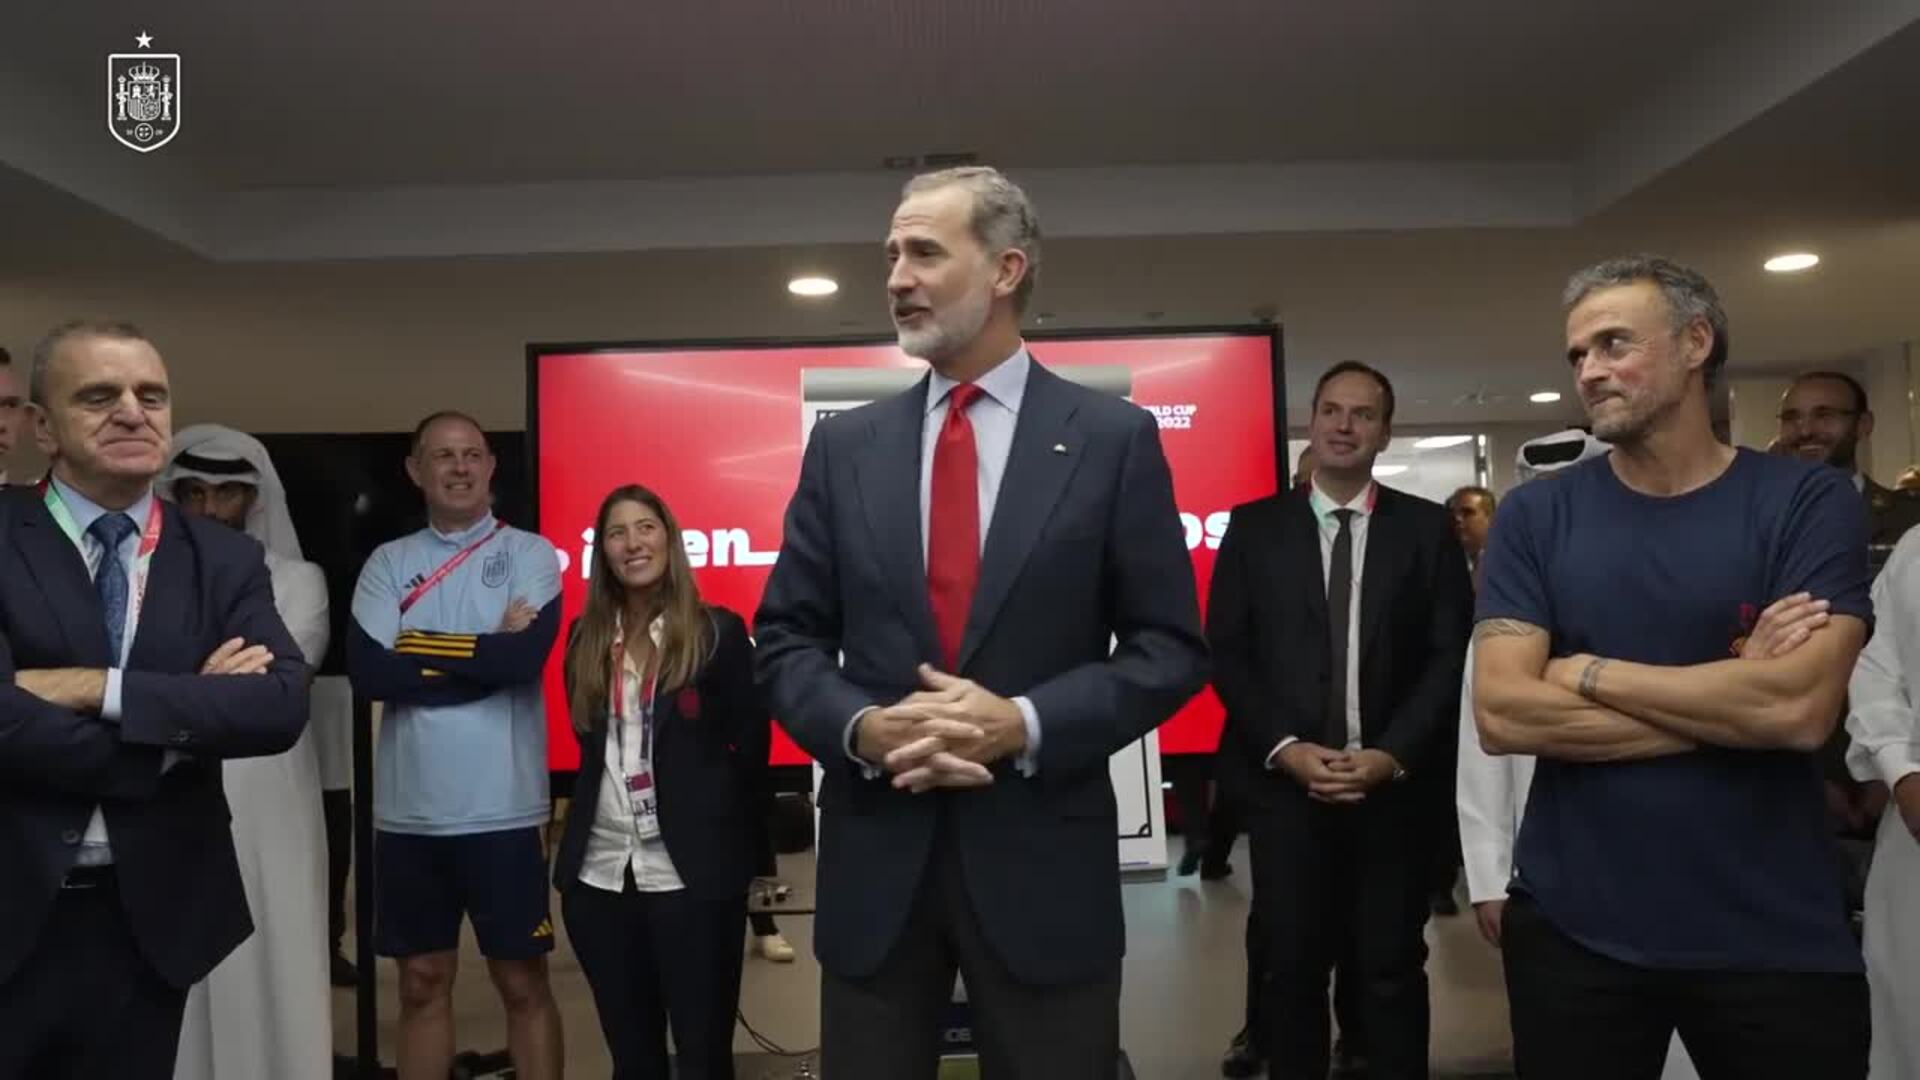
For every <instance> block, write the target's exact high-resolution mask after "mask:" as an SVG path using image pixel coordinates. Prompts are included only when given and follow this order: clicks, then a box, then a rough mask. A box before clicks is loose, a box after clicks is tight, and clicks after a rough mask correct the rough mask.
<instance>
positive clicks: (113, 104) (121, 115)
mask: <svg viewBox="0 0 1920 1080" xmlns="http://www.w3.org/2000/svg"><path fill="white" fill-rule="evenodd" d="M134 42H135V43H136V44H138V45H139V46H140V47H141V48H142V49H145V48H147V47H148V46H150V45H151V44H152V43H153V38H152V36H151V35H148V34H141V35H139V36H138V37H136V38H135V39H134ZM107 131H108V132H110V133H112V135H113V137H114V138H115V139H118V140H119V141H120V144H121V145H122V146H125V147H126V148H127V149H129V150H138V151H139V152H141V153H143V154H145V153H150V152H152V151H154V150H158V149H160V148H161V147H163V146H165V145H167V143H169V142H171V141H173V137H174V136H175V135H177V134H179V132H180V54H179V53H155V52H137V53H113V54H111V55H109V56H108V57H107Z"/></svg>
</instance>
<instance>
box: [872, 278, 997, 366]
mask: <svg viewBox="0 0 1920 1080" xmlns="http://www.w3.org/2000/svg"><path fill="white" fill-rule="evenodd" d="M976 297H977V300H976ZM992 314H993V292H992V290H990V289H980V290H977V291H976V292H973V293H969V294H968V295H967V296H966V297H965V298H963V299H962V300H961V301H960V303H959V304H958V305H957V306H955V307H953V308H952V309H950V310H949V311H948V312H947V313H946V315H944V316H941V315H936V314H934V313H933V312H932V311H929V312H928V313H927V321H928V322H929V323H930V324H931V325H929V326H926V327H923V328H921V329H919V330H908V329H907V328H906V327H903V326H896V327H894V331H895V333H896V335H897V336H898V337H899V340H900V351H901V352H903V353H906V354H907V355H908V356H911V357H914V358H915V359H919V360H925V361H928V362H929V363H932V362H936V361H940V360H944V359H946V358H947V357H949V356H952V355H953V354H955V353H957V352H959V351H960V350H961V349H964V348H966V346H967V343H968V342H970V341H972V340H973V339H974V338H977V337H979V336H980V331H981V330H983V329H985V328H986V325H987V319H988V317H989V316H991V315H992Z"/></svg>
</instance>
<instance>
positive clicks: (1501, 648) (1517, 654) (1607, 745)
mask: <svg viewBox="0 0 1920 1080" xmlns="http://www.w3.org/2000/svg"><path fill="white" fill-rule="evenodd" d="M1549 645H1550V641H1549V638H1548V635H1547V632H1546V631H1545V630H1543V629H1541V628H1540V627H1538V626H1535V625H1533V624H1532V623H1527V622H1522V621H1520V620H1518V619H1486V620H1483V621H1482V622H1481V623H1480V624H1479V625H1478V626H1477V627H1476V628H1475V630H1474V639H1473V648H1474V662H1473V715H1474V723H1475V726H1476V727H1477V728H1478V729H1479V732H1480V745H1481V746H1482V747H1483V748H1484V749H1485V750H1486V751H1487V752H1488V753H1490V754H1534V755H1537V756H1539V757H1547V758H1557V759H1559V760H1562V761H1583V762H1598V761H1635V760H1640V759H1644V758H1654V757H1664V756H1667V755H1669V754H1681V753H1686V752H1687V751H1689V750H1692V749H1694V748H1695V744H1694V742H1693V741H1692V740H1690V739H1687V738H1684V737H1682V736H1680V735H1676V734H1674V733H1672V732H1670V731H1667V730H1665V729H1663V728H1660V727H1657V726H1655V725H1653V724H1650V723H1647V722H1646V721H1644V720H1639V719H1635V718H1634V717H1632V716H1629V715H1627V714H1625V713H1622V712H1619V711H1616V710H1614V709H1610V708H1607V707H1605V706H1603V705H1598V704H1595V703H1594V702H1591V701H1588V700H1587V699H1585V698H1583V697H1581V696H1580V695H1579V694H1577V693H1575V692H1573V691H1571V690H1566V689H1562V688H1561V687H1559V686H1557V685H1555V684H1554V683H1552V682H1550V681H1548V679H1547V677H1546V672H1547V662H1548V659H1549V658H1548V648H1549Z"/></svg>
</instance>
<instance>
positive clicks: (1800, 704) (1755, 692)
mask: <svg viewBox="0 0 1920 1080" xmlns="http://www.w3.org/2000/svg"><path fill="white" fill-rule="evenodd" d="M1866 637H1867V626H1866V623H1865V622H1863V621H1862V620H1860V619H1859V618H1856V617H1854V616H1850V615H1836V616H1834V617H1833V618H1832V620H1831V622H1830V623H1829V624H1828V625H1827V626H1825V627H1823V628H1822V629H1821V630H1820V631H1819V632H1818V633H1816V634H1814V635H1812V637H1811V638H1809V639H1808V640H1807V641H1806V643H1805V644H1803V645H1801V646H1800V647H1799V648H1797V649H1795V650H1793V651H1792V652H1790V653H1787V654H1786V655H1784V656H1775V657H1768V658H1764V659H1752V660H1748V659H1730V660H1718V661H1714V662H1712V663H1707V664H1691V665H1685V666H1671V667H1669V666H1663V665H1657V664H1636V663H1631V662H1628V661H1624V660H1612V659H1607V658H1604V657H1585V656H1579V657H1569V658H1567V659H1566V660H1562V661H1557V662H1556V663H1555V666H1554V670H1553V677H1554V678H1555V681H1556V682H1558V683H1559V684H1560V685H1561V686H1562V687H1563V688H1572V687H1583V688H1584V692H1585V694H1586V695H1587V696H1588V697H1591V698H1592V699H1593V700H1594V701H1595V702H1597V703H1599V704H1602V705H1605V706H1607V707H1609V708H1613V709H1617V710H1619V711H1620V712H1623V713H1626V714H1628V715H1630V716H1633V717H1636V718H1638V719H1640V720H1643V721H1645V722H1647V723H1649V724H1653V725H1655V726H1657V727H1660V728H1662V729H1664V730H1666V731H1668V732H1670V733H1672V734H1674V735H1676V736H1679V737H1681V738H1684V739H1689V740H1692V741H1694V742H1701V743H1711V744H1713V745H1716V746H1727V747H1735V748H1739V749H1791V750H1801V751H1806V752H1808V753H1811V752H1813V751H1815V750H1818V749H1819V748H1820V746H1821V744H1823V743H1825V742H1826V741H1827V737H1828V736H1829V735H1831V734H1832V733H1833V728H1834V725H1835V724H1836V723H1838V722H1839V717H1840V714H1841V708H1842V706H1843V704H1844V703H1845V701H1846V694H1847V676H1848V674H1849V673H1851V672H1852V671H1853V666H1854V661H1855V659H1857V658H1858V657H1859V655H1860V647H1861V646H1862V645H1863V644H1864V643H1865V642H1866Z"/></svg>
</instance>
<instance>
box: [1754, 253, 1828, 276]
mask: <svg viewBox="0 0 1920 1080" xmlns="http://www.w3.org/2000/svg"><path fill="white" fill-rule="evenodd" d="M1819 265H1820V256H1818V255H1815V254H1814V253H1813V252H1811V251H1793V252H1788V253H1787V254H1785V255H1775V256H1774V257H1773V258H1771V259H1768V260H1767V262H1766V267H1767V269H1768V270H1771V271H1773V272H1774V273H1776V274H1792V273H1797V272H1799V271H1801V270H1811V269H1813V268H1814V267H1816V266H1819Z"/></svg>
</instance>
